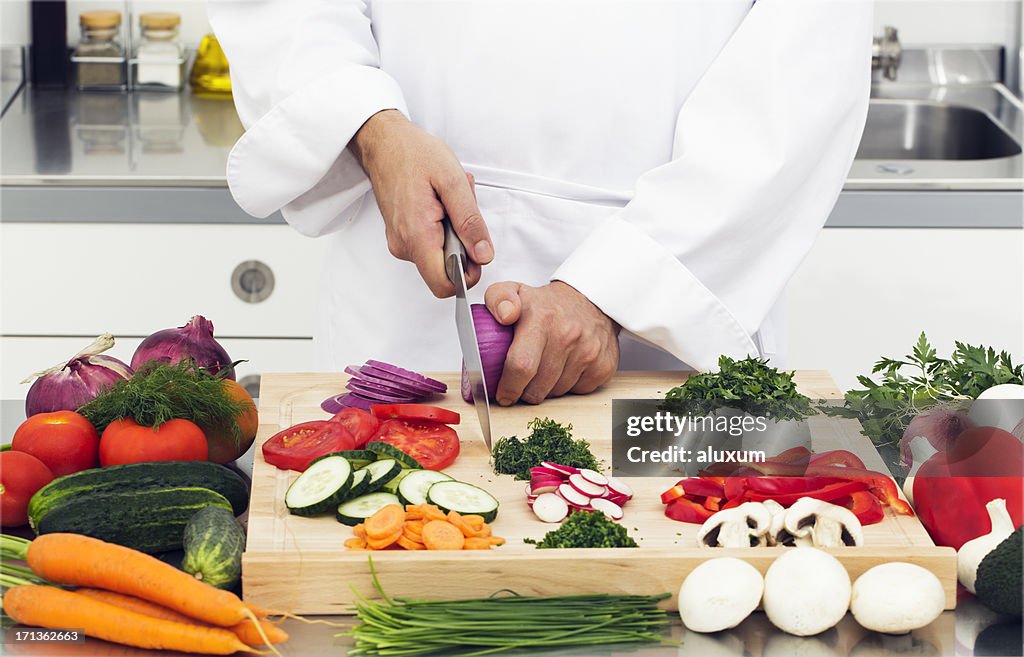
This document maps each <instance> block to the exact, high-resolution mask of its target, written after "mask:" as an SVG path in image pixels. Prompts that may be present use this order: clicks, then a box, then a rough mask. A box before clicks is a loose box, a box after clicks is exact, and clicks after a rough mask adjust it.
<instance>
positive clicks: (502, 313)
mask: <svg viewBox="0 0 1024 657" xmlns="http://www.w3.org/2000/svg"><path fill="white" fill-rule="evenodd" d="M515 309H516V307H515V306H513V305H512V302H511V301H508V300H507V299H506V300H505V301H502V302H501V303H499V304H498V319H500V320H501V321H503V322H507V321H508V320H509V319H510V318H511V317H512V312H513V311H515Z"/></svg>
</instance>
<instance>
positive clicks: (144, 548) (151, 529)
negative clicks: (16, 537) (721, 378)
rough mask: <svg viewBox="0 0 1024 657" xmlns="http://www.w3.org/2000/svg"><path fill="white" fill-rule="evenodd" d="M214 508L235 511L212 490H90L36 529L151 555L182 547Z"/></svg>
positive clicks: (44, 519)
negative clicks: (203, 512)
mask: <svg viewBox="0 0 1024 657" xmlns="http://www.w3.org/2000/svg"><path fill="white" fill-rule="evenodd" d="M209 506H217V507H221V508H223V509H224V510H225V511H227V512H228V513H231V503H230V502H228V500H227V498H225V497H224V496H223V495H221V494H220V493H218V492H216V491H212V490H210V489H208V488H190V487H176V488H163V489H151V490H133V491H120V492H114V493H90V494H87V495H81V496H79V497H77V498H75V499H73V500H68V501H67V502H65V503H63V504H61V505H60V506H58V507H56V508H54V509H53V510H51V511H50V512H49V513H47V514H46V515H45V516H43V519H42V520H41V521H40V523H39V526H38V527H37V528H36V533H37V534H51V533H54V532H66V533H71V534H84V535H86V536H92V537H93V538H98V539H100V540H101V541H107V542H108V543H117V544H118V545H124V546H126V547H130V548H133V549H135V550H139V551H140V552H147V553H149V554H153V553H156V552H168V551H170V550H178V549H180V548H181V545H182V538H183V536H184V532H185V525H187V524H188V521H189V520H191V519H192V516H194V515H195V514H196V513H197V512H198V511H199V510H200V509H203V508H205V507H209ZM72 558H73V555H72Z"/></svg>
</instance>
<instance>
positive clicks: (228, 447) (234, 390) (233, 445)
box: [199, 379, 260, 463]
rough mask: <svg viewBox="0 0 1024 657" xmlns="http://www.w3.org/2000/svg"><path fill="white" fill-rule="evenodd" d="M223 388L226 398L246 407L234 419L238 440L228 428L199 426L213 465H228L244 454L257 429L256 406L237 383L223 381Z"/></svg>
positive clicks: (254, 437) (229, 380) (250, 444)
mask: <svg viewBox="0 0 1024 657" xmlns="http://www.w3.org/2000/svg"><path fill="white" fill-rule="evenodd" d="M224 388H225V390H226V391H227V393H228V396H229V397H231V398H232V399H234V400H235V401H240V402H242V403H243V404H245V405H246V409H245V410H244V411H242V413H241V414H240V415H239V416H238V417H236V418H235V421H236V422H238V430H239V432H240V433H241V436H240V437H239V438H237V439H236V438H235V434H234V432H233V431H231V429H230V428H228V427H211V426H207V425H205V424H199V428H200V429H202V430H203V433H204V434H206V442H207V443H208V444H209V446H210V455H209V457H208V458H209V460H211V461H213V462H214V463H230V462H231V461H234V460H235V459H237V458H239V457H240V456H242V454H245V453H246V452H247V451H249V448H250V447H252V443H253V441H254V440H256V430H257V429H258V428H259V424H260V420H259V416H258V415H257V413H256V405H255V404H253V401H252V397H251V396H250V395H249V393H248V392H246V390H245V388H243V387H242V386H241V385H240V384H239V383H238V382H237V381H232V380H231V379H224Z"/></svg>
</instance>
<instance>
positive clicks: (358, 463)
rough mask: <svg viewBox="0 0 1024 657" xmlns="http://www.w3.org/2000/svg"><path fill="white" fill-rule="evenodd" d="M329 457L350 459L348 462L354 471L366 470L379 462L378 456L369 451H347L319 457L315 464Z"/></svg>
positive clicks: (314, 461)
mask: <svg viewBox="0 0 1024 657" xmlns="http://www.w3.org/2000/svg"><path fill="white" fill-rule="evenodd" d="M328 456H344V457H345V458H347V459H348V462H349V463H351V464H352V469H353V470H358V469H359V468H365V467H366V466H367V465H369V464H371V463H373V462H374V461H376V460H377V454H375V453H374V452H371V451H370V450H368V449H346V450H344V451H341V452H331V453H330V454H324V455H323V456H318V457H316V458H315V459H313V463H316V462H317V461H319V460H320V459H325V458H327V457H328Z"/></svg>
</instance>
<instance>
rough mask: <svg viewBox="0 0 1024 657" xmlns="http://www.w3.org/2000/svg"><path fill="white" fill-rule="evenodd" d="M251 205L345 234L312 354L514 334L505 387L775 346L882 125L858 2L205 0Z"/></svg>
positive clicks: (442, 362) (328, 234)
mask: <svg viewBox="0 0 1024 657" xmlns="http://www.w3.org/2000/svg"><path fill="white" fill-rule="evenodd" d="M209 14H210V20H211V23H212V25H213V27H214V30H215V31H216V33H217V36H218V37H219V39H220V41H221V43H222V45H223V47H224V48H225V50H226V52H227V55H228V59H229V60H230V62H231V76H232V82H233V86H234V97H235V104H236V106H237V109H238V112H239V116H240V117H241V119H242V122H243V123H244V124H245V126H246V128H247V131H246V133H245V135H244V136H243V137H242V138H241V139H240V140H239V142H238V143H237V144H236V145H235V147H234V149H233V150H232V152H231V156H230V159H229V161H228V166H227V176H228V183H229V185H230V188H231V192H232V194H233V196H234V198H235V200H236V201H237V202H238V204H239V205H240V206H241V207H242V209H244V210H245V211H246V212H248V213H249V214H252V215H254V216H257V217H265V216H267V215H269V214H271V213H273V212H275V211H277V210H280V211H281V212H282V213H283V215H284V217H285V219H286V220H287V221H288V223H289V224H291V225H292V226H293V227H294V228H295V229H296V230H298V231H299V232H300V233H302V234H304V235H308V236H310V237H322V238H323V239H329V240H330V242H331V244H330V250H329V255H328V258H327V261H326V267H325V272H324V276H323V280H322V294H321V301H320V304H319V320H318V329H317V333H316V339H315V344H316V352H317V359H318V362H317V366H318V367H320V368H322V369H329V370H336V371H337V370H341V369H342V368H343V367H344V366H345V365H347V364H350V363H359V362H363V361H364V360H366V359H367V358H380V359H385V360H389V361H393V362H396V363H398V364H401V365H402V366H405V367H410V368H414V369H419V370H453V369H457V368H458V367H459V364H460V359H461V355H460V349H459V343H458V340H457V335H456V331H455V327H454V325H453V320H452V317H453V314H454V311H453V309H452V306H451V303H452V300H451V298H450V297H451V295H452V294H453V288H452V286H451V284H450V283H449V281H448V279H447V277H446V275H445V271H444V264H443V257H442V242H443V232H442V228H441V223H440V221H441V218H442V216H443V215H444V214H447V215H448V216H449V217H450V218H451V221H452V224H453V225H454V228H455V230H456V232H457V233H458V234H459V236H460V239H461V240H462V242H463V243H464V244H465V245H466V249H467V253H468V255H469V258H470V259H471V260H472V261H473V265H472V267H471V271H470V273H469V277H468V279H469V283H470V284H475V288H474V290H473V291H471V293H470V297H471V300H474V299H473V295H474V294H475V295H476V299H475V300H476V301H481V300H483V301H485V302H486V303H487V306H488V308H489V309H490V310H491V312H492V313H493V314H494V315H495V316H496V317H497V318H498V319H499V321H501V322H502V323H504V324H512V323H515V340H514V342H513V344H512V347H511V349H510V350H509V353H508V358H507V360H506V363H505V370H504V374H503V375H502V379H501V382H500V386H499V390H498V401H499V402H500V403H502V404H509V403H513V402H515V401H517V400H522V401H525V402H529V403H538V402H540V401H542V400H543V399H545V398H546V397H549V396H558V395H563V394H566V393H569V392H574V393H587V392H590V391H592V390H594V389H595V388H597V387H598V386H600V385H601V384H603V383H604V382H606V381H607V380H608V379H609V378H610V377H611V376H612V374H613V373H614V371H615V370H616V369H617V368H623V369H687V368H695V369H700V370H705V369H712V368H714V367H715V365H716V362H717V360H718V357H719V355H720V354H727V355H729V356H732V357H734V358H742V357H745V356H747V355H760V356H762V357H768V358H771V357H772V356H777V355H779V354H781V353H782V351H783V334H784V332H785V327H784V326H783V324H782V323H781V320H782V319H783V315H782V313H781V310H780V306H779V300H780V297H781V295H782V293H783V290H784V288H785V285H786V282H787V281H788V280H789V278H790V276H791V275H792V274H793V272H794V271H795V270H796V268H797V267H798V265H799V264H800V261H801V260H802V259H803V257H804V256H805V255H806V254H807V252H808V250H809V249H810V248H811V245H812V244H813V242H814V240H815V237H816V236H817V233H818V231H819V230H820V229H821V227H822V225H823V223H824V222H825V219H826V218H827V217H828V214H829V211H830V210H831V208H832V206H833V204H834V203H835V201H836V198H837V197H838V194H839V191H840V189H841V187H842V184H843V180H844V178H845V176H846V173H847V170H848V168H849V166H850V164H851V162H852V160H853V156H854V153H855V151H856V149H857V144H858V142H859V140H860V136H861V131H862V129H863V126H864V121H865V115H866V111H867V103H868V96H869V86H870V62H871V23H872V15H871V3H870V2H869V1H863V0H759V1H757V2H755V3H752V2H751V0H372V1H366V0H301V1H299V2H295V1H293V0H251V1H246V0H211V3H210V9H209Z"/></svg>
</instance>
